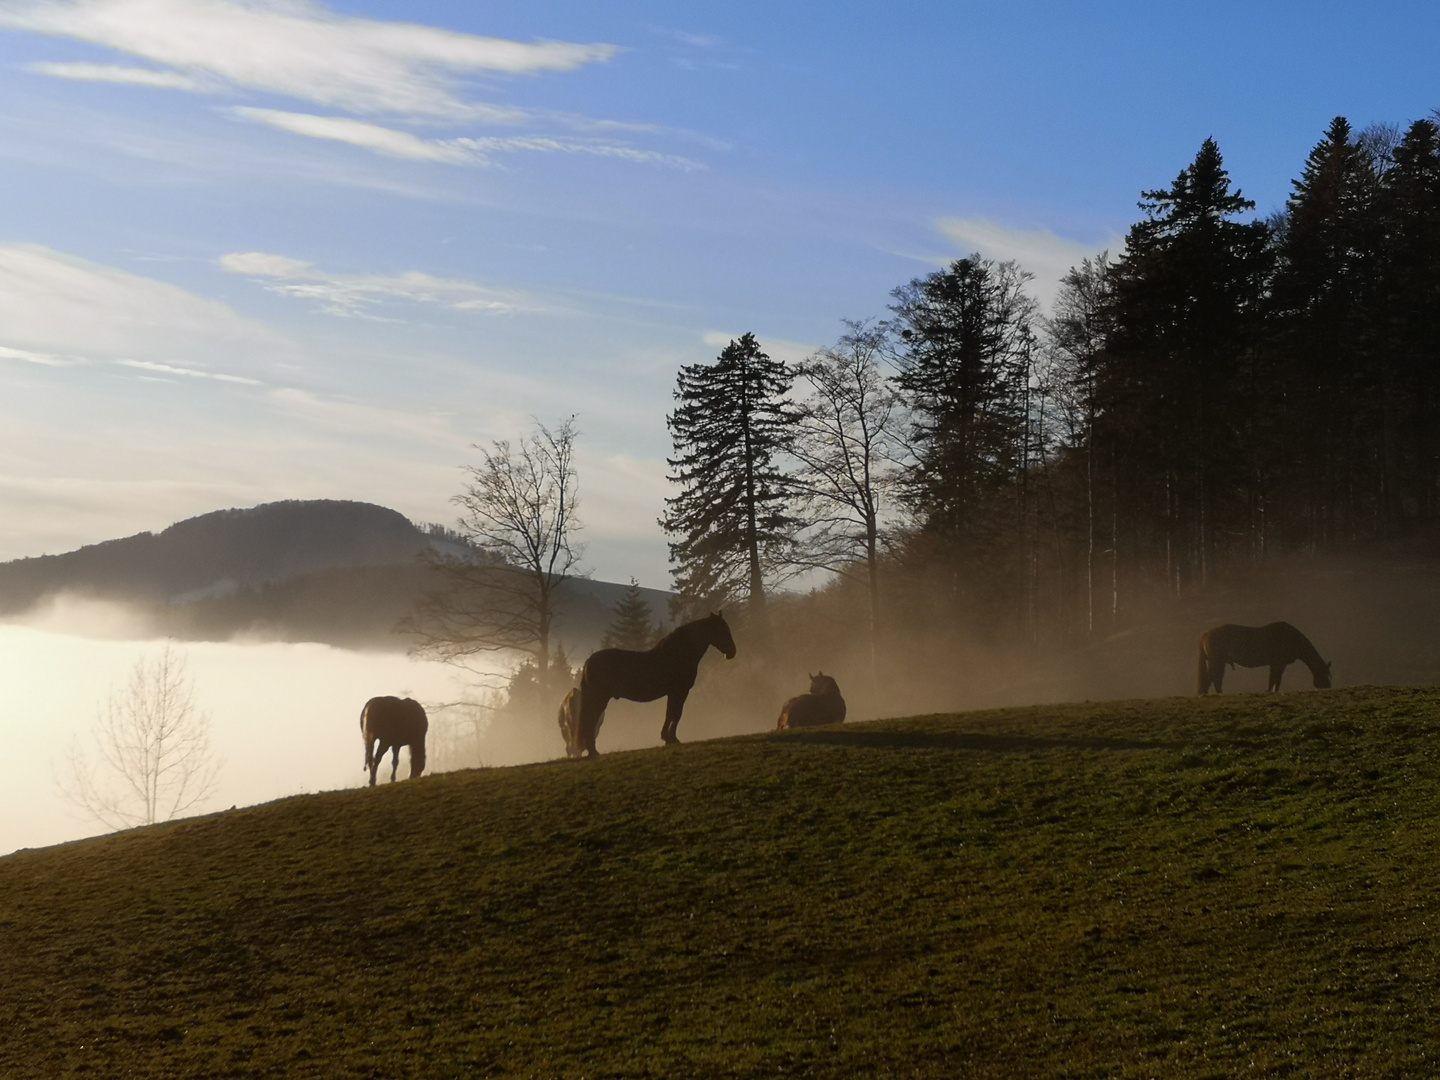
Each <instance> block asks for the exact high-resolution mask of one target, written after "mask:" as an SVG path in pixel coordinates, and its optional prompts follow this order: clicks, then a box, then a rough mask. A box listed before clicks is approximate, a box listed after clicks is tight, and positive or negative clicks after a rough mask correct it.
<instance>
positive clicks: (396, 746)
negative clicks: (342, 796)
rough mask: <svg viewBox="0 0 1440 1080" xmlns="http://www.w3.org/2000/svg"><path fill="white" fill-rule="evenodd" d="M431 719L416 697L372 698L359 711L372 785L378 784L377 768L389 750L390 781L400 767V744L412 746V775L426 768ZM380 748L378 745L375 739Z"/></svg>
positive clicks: (361, 732)
mask: <svg viewBox="0 0 1440 1080" xmlns="http://www.w3.org/2000/svg"><path fill="white" fill-rule="evenodd" d="M429 728H430V721H429V719H427V718H426V716H425V709H424V707H422V706H421V704H420V703H419V702H418V701H416V700H414V699H413V698H408V697H407V698H403V699H402V698H397V697H372V698H371V699H370V700H369V701H367V702H366V703H365V707H364V708H363V709H361V710H360V734H361V735H363V736H364V738H365V768H367V769H369V770H370V786H371V787H374V786H375V770H376V769H378V768H379V767H380V762H381V761H382V760H384V758H385V751H386V750H389V751H390V782H391V783H394V782H395V773H396V771H397V770H398V769H399V768H400V747H402V746H408V747H410V778H411V779H412V780H413V779H414V778H415V777H417V776H419V775H420V774H421V773H423V772H424V771H425V732H426V731H427V730H429ZM377 741H378V742H379V744H380V745H379V747H378V748H377V747H376V745H375V744H376V742H377Z"/></svg>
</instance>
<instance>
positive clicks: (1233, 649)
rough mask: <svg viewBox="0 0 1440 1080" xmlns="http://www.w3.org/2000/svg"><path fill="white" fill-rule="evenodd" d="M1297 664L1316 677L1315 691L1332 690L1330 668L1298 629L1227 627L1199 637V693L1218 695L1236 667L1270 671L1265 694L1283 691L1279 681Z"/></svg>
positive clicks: (1283, 625) (1278, 624) (1286, 625)
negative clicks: (1227, 669)
mask: <svg viewBox="0 0 1440 1080" xmlns="http://www.w3.org/2000/svg"><path fill="white" fill-rule="evenodd" d="M1296 660H1303V661H1304V662H1305V666H1306V667H1308V668H1309V669H1310V674H1311V675H1312V676H1313V677H1314V680H1315V688H1316V689H1317V690H1324V689H1327V688H1328V687H1329V686H1330V665H1329V664H1327V663H1326V662H1325V661H1324V660H1321V659H1320V653H1319V652H1318V651H1317V650H1316V648H1315V646H1314V645H1311V644H1310V639H1309V638H1307V637H1306V636H1305V635H1304V634H1302V633H1301V632H1300V631H1299V630H1296V629H1295V627H1293V626H1291V625H1290V624H1289V623H1285V622H1272V623H1270V624H1269V625H1268V626H1236V625H1235V624H1234V623H1226V624H1225V625H1224V626H1217V627H1215V629H1214V630H1207V631H1205V633H1203V634H1201V635H1200V673H1199V676H1200V678H1199V686H1198V689H1197V691H1196V692H1197V693H1200V694H1203V693H1205V691H1207V690H1209V689H1210V687H1211V686H1214V687H1215V692H1216V693H1217V694H1218V693H1220V692H1221V691H1222V690H1223V684H1224V682H1225V665H1226V664H1229V665H1230V666H1231V667H1234V666H1235V665H1236V664H1239V665H1240V666H1241V667H1267V666H1268V667H1269V668H1270V681H1269V683H1268V684H1267V685H1266V687H1265V689H1266V691H1267V692H1268V691H1270V690H1274V691H1277V692H1278V691H1279V689H1280V678H1281V676H1283V675H1284V674H1285V669H1286V668H1287V667H1289V666H1290V665H1291V664H1293V663H1294V662H1295V661H1296Z"/></svg>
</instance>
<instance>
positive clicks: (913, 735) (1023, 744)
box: [784, 728, 1173, 754]
mask: <svg viewBox="0 0 1440 1080" xmlns="http://www.w3.org/2000/svg"><path fill="white" fill-rule="evenodd" d="M784 738H786V739H787V740H789V741H792V742H800V743H811V744H815V745H820V746H850V747H855V748H857V749H866V750H968V751H976V750H980V751H988V752H990V753H997V754H1026V753H1038V752H1040V751H1044V750H1126V751H1131V750H1164V749H1169V748H1172V747H1173V744H1170V743H1163V742H1154V741H1149V740H1142V739H1108V738H1101V737H1097V736H1080V737H1076V738H1067V737H1065V736H1059V735H1044V736H1042V735H984V734H978V733H974V732H966V731H860V730H857V729H855V728H844V729H841V730H838V731H814V730H811V731H804V730H801V731H796V732H794V733H787V734H786V735H785V736H784Z"/></svg>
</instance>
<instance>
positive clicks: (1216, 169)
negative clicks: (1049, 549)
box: [1102, 139, 1269, 588]
mask: <svg viewBox="0 0 1440 1080" xmlns="http://www.w3.org/2000/svg"><path fill="white" fill-rule="evenodd" d="M1142 198H1143V200H1144V201H1142V202H1141V204H1140V206H1141V209H1143V210H1144V211H1145V214H1146V217H1145V220H1144V221H1141V222H1139V223H1138V224H1136V225H1134V226H1132V227H1131V229H1130V232H1129V235H1128V236H1127V237H1126V241H1125V252H1124V254H1123V255H1122V256H1121V257H1120V259H1119V260H1118V261H1117V263H1116V267H1115V309H1114V315H1113V319H1114V322H1113V333H1112V335H1111V340H1110V342H1109V345H1108V348H1107V350H1106V351H1107V354H1108V356H1109V358H1110V363H1109V364H1108V365H1107V368H1106V372H1105V377H1104V378H1103V379H1102V392H1103V393H1104V394H1105V395H1106V397H1107V399H1108V400H1107V401H1106V403H1105V409H1104V410H1103V411H1105V412H1106V413H1107V415H1109V416H1110V417H1111V418H1112V419H1113V420H1114V422H1115V424H1116V430H1115V432H1114V434H1115V436H1116V437H1117V438H1118V439H1119V440H1120V441H1121V443H1122V445H1123V448H1124V450H1123V452H1124V455H1125V457H1126V459H1127V462H1128V471H1129V473H1130V475H1129V476H1128V477H1127V478H1126V480H1125V482H1123V483H1122V485H1121V486H1122V487H1123V488H1124V489H1126V490H1127V491H1128V492H1129V493H1130V498H1131V500H1132V502H1133V505H1134V507H1135V509H1136V511H1137V513H1136V514H1135V516H1134V519H1133V523H1134V525H1135V527H1136V532H1137V536H1155V535H1158V537H1159V539H1160V541H1161V544H1162V546H1163V548H1164V552H1165V556H1164V557H1165V580H1166V581H1167V583H1169V585H1170V586H1171V587H1172V588H1178V587H1179V586H1180V585H1181V584H1183V583H1187V582H1195V583H1197V584H1206V583H1208V581H1209V579H1210V576H1211V573H1212V571H1213V569H1214V567H1215V562H1216V558H1217V543H1218V540H1219V538H1220V537H1222V536H1231V535H1234V534H1235V533H1236V532H1237V531H1238V532H1239V534H1240V535H1242V536H1244V535H1247V534H1246V532H1245V527H1246V526H1247V525H1248V524H1249V523H1248V522H1247V521H1245V520H1244V519H1243V513H1244V495H1243V491H1241V490H1240V489H1243V487H1244V485H1245V483H1246V482H1247V479H1248V475H1249V471H1250V470H1249V468H1248V466H1249V460H1248V455H1247V450H1246V446H1247V436H1249V435H1251V434H1254V432H1255V430H1256V427H1255V425H1254V416H1253V415H1252V413H1251V412H1250V406H1251V405H1252V404H1253V400H1252V398H1251V397H1247V396H1246V395H1244V394H1243V393H1242V386H1243V380H1242V376H1244V375H1246V374H1247V373H1248V372H1247V367H1246V365H1247V364H1248V363H1249V361H1250V360H1251V359H1252V357H1251V355H1250V349H1251V347H1252V345H1253V342H1254V339H1255V334H1256V332H1257V329H1258V320H1259V301H1260V299H1261V297H1262V296H1263V289H1264V284H1265V279H1266V268H1267V265H1268V263H1267V255H1268V252H1269V245H1268V239H1269V228H1268V227H1267V225H1266V224H1265V223H1264V222H1260V221H1254V222H1240V221H1236V220H1234V219H1235V218H1236V217H1237V216H1239V215H1240V214H1242V213H1245V212H1246V211H1249V210H1253V209H1254V206H1255V204H1254V203H1253V202H1252V201H1251V200H1249V199H1247V198H1245V197H1244V196H1243V195H1242V194H1241V193H1240V192H1239V191H1238V190H1237V191H1232V190H1231V189H1230V175H1229V173H1227V172H1226V170H1225V165H1224V161H1223V159H1222V158H1221V155H1220V148H1219V147H1218V146H1217V145H1216V144H1215V141H1214V140H1213V139H1206V140H1205V142H1204V143H1203V144H1202V145H1201V147H1200V151H1199V153H1197V154H1196V155H1195V160H1194V161H1193V162H1192V163H1191V164H1190V165H1189V166H1188V167H1187V168H1186V169H1184V170H1183V171H1182V172H1181V173H1180V175H1179V176H1177V177H1176V178H1175V181H1174V183H1173V184H1172V185H1171V186H1170V187H1168V188H1163V189H1160V190H1155V191H1146V192H1144V193H1143V194H1142ZM1222 522H1223V525H1222Z"/></svg>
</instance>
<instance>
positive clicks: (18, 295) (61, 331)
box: [0, 244, 290, 369]
mask: <svg viewBox="0 0 1440 1080" xmlns="http://www.w3.org/2000/svg"><path fill="white" fill-rule="evenodd" d="M0 345H3V348H4V352H0V356H4V357H8V358H10V359H16V360H24V361H28V362H30V363H38V364H47V365H50V366H59V365H63V364H66V363H71V362H74V358H76V357H88V358H92V359H96V360H103V361H110V360H117V359H121V358H137V359H138V360H143V361H146V362H153V363H160V364H175V365H178V366H180V367H186V368H196V369H202V368H205V367H207V366H208V365H209V363H210V360H211V358H217V359H218V358H226V359H227V360H234V361H237V362H239V361H241V360H247V361H253V359H254V358H255V357H257V356H262V355H263V356H271V357H273V356H276V355H279V354H283V353H286V352H288V351H289V348H290V347H289V345H288V343H287V342H285V341H284V340H283V339H282V338H280V336H279V335H277V334H275V333H274V332H272V331H271V330H269V329H268V328H266V327H264V326H262V325H260V324H258V323H255V322H252V321H250V320H249V319H246V318H245V317H244V316H242V315H240V314H238V313H237V312H235V311H234V310H232V309H231V308H229V307H227V306H226V305H224V304H221V303H217V302H216V301H213V300H206V299H204V298H202V297H199V296H196V295H195V294H194V293H190V292H187V291H185V290H184V289H180V288H177V287H175V286H174V285H169V284H166V283H164V282H161V281H156V280H154V279H153V278H147V277H141V276H140V275H138V274H131V273H128V272H126V271H124V270H117V269H116V268H114V267H111V266H103V265H101V264H99V263H93V262H90V261H89V260H86V259H80V258H77V257H75V256H73V255H65V254H62V253H61V252H58V251H54V250H52V249H50V248H46V247H41V246H39V245H35V244H0Z"/></svg>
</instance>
